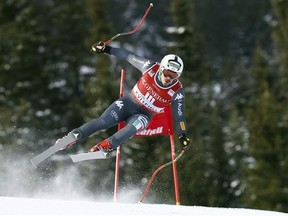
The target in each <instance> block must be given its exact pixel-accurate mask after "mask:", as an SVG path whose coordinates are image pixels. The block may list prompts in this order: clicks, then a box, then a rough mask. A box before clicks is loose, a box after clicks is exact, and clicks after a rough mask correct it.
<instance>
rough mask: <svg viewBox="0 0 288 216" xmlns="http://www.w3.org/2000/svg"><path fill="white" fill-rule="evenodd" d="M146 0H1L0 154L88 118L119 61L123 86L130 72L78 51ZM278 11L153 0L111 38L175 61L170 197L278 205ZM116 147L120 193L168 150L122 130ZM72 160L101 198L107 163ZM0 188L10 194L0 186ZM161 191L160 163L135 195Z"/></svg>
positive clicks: (287, 8) (285, 54) (281, 116)
mask: <svg viewBox="0 0 288 216" xmlns="http://www.w3.org/2000/svg"><path fill="white" fill-rule="evenodd" d="M149 3H150V1H149V2H148V1H140V2H139V1H129V4H127V2H126V3H125V2H122V1H116V0H110V1H105V0H96V1H93V0H85V1H80V0H76V1H72V2H71V1H67V0H65V1H53V0H44V1H36V0H32V1H30V0H29V1H28V0H20V1H19V0H17V1H16V0H15V1H14V0H10V1H8V0H3V1H1V3H0V153H1V155H5V158H8V157H16V158H17V157H20V155H22V156H23V155H24V156H25V157H27V158H29V157H31V156H32V155H33V154H34V153H35V152H40V151H42V150H44V149H46V148H47V146H49V145H51V143H53V142H54V141H55V139H57V138H58V137H61V136H63V135H64V134H65V133H67V132H68V131H69V130H71V129H73V128H75V127H78V126H80V125H81V124H83V123H84V122H87V121H89V120H91V119H93V118H95V117H97V116H99V115H100V114H101V113H102V111H103V110H104V109H105V108H106V107H107V106H108V105H109V104H110V103H111V102H112V101H114V100H115V99H117V97H118V92H119V78H120V70H121V68H123V67H124V68H126V69H127V79H126V80H127V81H126V89H127V90H128V89H129V87H131V86H133V84H134V83H135V81H136V79H137V78H138V77H139V75H140V74H139V72H137V71H136V70H135V69H133V68H132V67H131V66H129V65H128V64H126V63H125V62H122V61H116V60H115V59H114V58H113V57H109V56H106V55H95V54H93V53H91V52H90V51H89V49H90V46H91V45H92V44H93V43H95V42H97V41H100V40H105V39H107V38H109V37H111V36H113V35H114V34H116V33H118V32H125V31H129V30H131V28H132V27H133V26H135V25H137V23H138V22H139V19H140V18H141V16H142V14H143V13H144V11H145V9H146V8H147V6H148V5H149ZM287 14H288V1H287V0H286V1H285V0H270V1H269V0H265V1H263V0H257V1H221V3H219V2H217V3H216V1H215V2H212V1H194V0H193V1H191V0H190V1H189V0H170V1H159V2H155V3H154V7H153V9H152V10H151V12H150V14H149V16H148V18H147V20H146V22H145V24H144V25H143V26H142V27H141V30H140V31H139V32H138V33H137V34H135V35H133V36H129V37H128V36H126V37H120V38H119V39H117V41H116V42H115V43H114V44H113V45H114V46H119V47H123V48H126V49H128V50H130V51H134V52H136V53H137V54H140V55H144V56H146V57H150V58H153V59H155V60H160V59H161V57H162V56H163V55H165V54H166V53H169V52H174V53H177V54H179V55H180V56H181V57H183V59H184V62H185V71H184V73H183V76H182V77H181V81H182V82H183V84H184V86H185V91H186V98H187V105H186V111H187V113H186V114H187V119H188V122H189V128H188V131H189V133H188V135H189V136H190V138H191V141H192V148H191V149H190V150H189V151H187V153H185V156H183V158H182V159H181V160H180V161H179V162H178V171H179V182H180V189H181V200H182V204H184V205H205V206H221V207H249V208H260V209H269V210H277V211H284V212H287V211H288V209H287V206H288V205H287V204H288V200H287V197H288V196H287V195H288V194H287V193H288V189H287V178H288V176H287V175H288V174H287V166H288V165H287V163H288V161H287V151H288V150H287V144H286V143H287V140H288V137H287V133H286V131H287V127H288V113H287V110H288V104H287V101H288V100H287V92H288V89H287V88H288V87H287V86H288V85H287V77H288V74H287V73H288V21H287V20H288V18H287ZM115 130H116V128H112V129H110V130H107V131H101V132H98V133H97V134H96V135H95V136H93V137H92V138H91V139H89V140H87V141H86V142H85V143H83V144H82V145H78V146H77V147H75V148H73V149H71V150H69V151H68V153H71V152H76V151H78V150H87V149H89V147H91V146H92V145H93V144H95V143H96V142H98V141H100V140H102V139H104V138H105V137H107V136H108V135H109V134H111V133H113V132H115ZM179 149H180V146H179V145H178V143H177V150H179ZM122 152H123V153H122V165H121V176H120V177H121V181H120V186H121V187H122V188H124V189H123V190H125V188H133V187H134V188H144V186H145V184H144V182H145V181H146V180H147V178H149V177H150V175H151V173H152V172H153V170H155V169H156V168H157V167H158V166H159V165H160V164H163V163H165V162H167V161H168V160H169V159H170V157H169V143H168V139H166V137H157V138H155V137H154V138H147V139H143V138H141V139H140V138H137V139H136V138H133V139H132V140H131V141H129V142H126V143H124V144H123V148H122ZM59 154H62V155H63V156H67V155H66V154H67V153H59ZM71 166H73V165H72V164H71V162H68V161H67V160H61V161H53V160H51V161H50V162H47V163H46V165H45V166H44V167H43V168H42V169H41V170H34V171H30V172H31V176H33V178H32V177H31V178H29V179H30V181H32V182H34V183H35V184H40V186H41V183H40V182H39V181H38V180H37V179H35V178H37V177H39V176H41V178H42V177H43V178H45V179H49V178H50V177H51V176H53V175H56V174H55V173H56V172H57V170H59V169H61V168H62V169H63V168H68V167H71ZM75 167H76V168H77V169H78V170H79V172H81V174H82V175H83V181H85V182H86V184H85V185H86V187H87V188H88V189H89V190H90V191H92V193H93V194H94V195H95V197H97V195H98V194H101V193H102V192H103V191H104V192H105V193H107V194H111V196H112V192H113V183H114V182H113V175H114V163H113V162H112V163H111V161H110V162H107V161H100V162H99V163H98V162H97V166H96V165H95V163H92V162H91V163H90V162H88V163H85V164H79V165H75ZM0 168H1V167H0ZM2 169H3V168H2ZM3 170H5V169H3ZM99 172H101V173H105V174H103V175H97V173H99ZM34 177H35V178H34ZM84 179H85V180H84ZM24 186H25V185H24ZM24 186H23V187H24ZM0 195H15V194H14V193H13V192H7V191H5V188H4V187H0ZM30 195H31V196H32V195H33V190H31V194H30ZM173 196H174V195H173V179H172V171H171V169H170V168H166V169H165V170H163V171H161V173H159V176H157V177H156V179H155V182H154V184H153V185H152V188H151V191H150V193H149V197H148V198H147V201H150V202H152V201H153V202H159V203H163V202H165V203H173V202H174V201H173V200H174V197H173Z"/></svg>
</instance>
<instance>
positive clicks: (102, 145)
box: [90, 139, 113, 152]
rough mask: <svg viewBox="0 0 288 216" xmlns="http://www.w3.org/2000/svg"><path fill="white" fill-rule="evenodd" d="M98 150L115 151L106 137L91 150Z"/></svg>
mask: <svg viewBox="0 0 288 216" xmlns="http://www.w3.org/2000/svg"><path fill="white" fill-rule="evenodd" d="M97 151H105V152H111V151H113V149H112V146H111V144H110V142H109V140H108V139H105V140H103V141H102V142H100V143H98V144H97V145H95V146H93V147H92V148H91V149H90V152H97Z"/></svg>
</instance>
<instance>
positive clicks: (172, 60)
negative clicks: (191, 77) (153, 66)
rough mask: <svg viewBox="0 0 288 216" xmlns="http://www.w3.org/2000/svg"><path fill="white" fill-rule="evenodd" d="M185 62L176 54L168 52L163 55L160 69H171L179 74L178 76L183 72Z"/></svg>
mask: <svg viewBox="0 0 288 216" xmlns="http://www.w3.org/2000/svg"><path fill="white" fill-rule="evenodd" d="M183 68H184V64H183V61H182V59H181V58H180V57H179V56H177V55H174V54H168V55H166V56H164V57H163V59H162V60H161V63H160V70H162V71H163V70H164V69H166V70H170V71H172V72H175V73H177V74H178V77H179V76H180V75H181V74H182V71H183Z"/></svg>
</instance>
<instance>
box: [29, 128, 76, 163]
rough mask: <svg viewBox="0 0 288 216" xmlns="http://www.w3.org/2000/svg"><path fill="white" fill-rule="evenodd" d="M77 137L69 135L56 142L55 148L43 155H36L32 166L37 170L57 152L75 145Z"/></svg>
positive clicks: (52, 147) (32, 160)
mask: <svg viewBox="0 0 288 216" xmlns="http://www.w3.org/2000/svg"><path fill="white" fill-rule="evenodd" d="M74 136H75V135H73V134H72V133H71V134H68V136H66V137H64V138H63V139H60V140H59V141H58V142H56V143H55V144H54V145H53V146H51V147H50V148H48V149H47V150H45V151H44V152H42V153H41V154H38V155H36V156H35V157H34V158H32V159H31V160H30V162H31V163H32V165H33V166H34V167H35V168H37V166H38V165H39V164H40V163H41V162H42V161H44V160H46V159H47V158H48V157H50V156H51V155H53V154H55V153H56V152H58V151H60V150H62V149H64V148H65V147H66V146H67V145H71V144H73V143H75V138H74Z"/></svg>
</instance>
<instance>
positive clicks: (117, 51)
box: [91, 42, 156, 73]
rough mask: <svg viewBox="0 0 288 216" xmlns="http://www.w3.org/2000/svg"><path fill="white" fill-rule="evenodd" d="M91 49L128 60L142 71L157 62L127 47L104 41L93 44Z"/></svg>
mask: <svg viewBox="0 0 288 216" xmlns="http://www.w3.org/2000/svg"><path fill="white" fill-rule="evenodd" d="M91 49H92V51H93V52H97V53H105V54H109V55H113V56H115V57H117V58H119V59H122V60H125V61H128V62H129V63H130V64H131V65H133V66H134V67H135V68H137V69H138V70H140V71H141V72H142V73H144V72H145V71H147V70H148V69H149V68H150V67H152V66H153V65H154V64H155V63H156V62H155V61H152V60H150V59H147V58H143V57H140V56H137V55H135V54H134V53H131V52H129V51H127V50H125V49H121V48H115V47H111V46H107V45H105V44H104V42H99V43H97V44H94V45H92V48H91Z"/></svg>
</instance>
